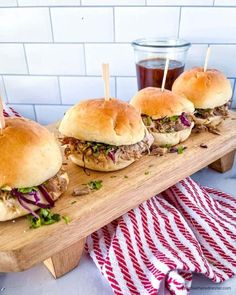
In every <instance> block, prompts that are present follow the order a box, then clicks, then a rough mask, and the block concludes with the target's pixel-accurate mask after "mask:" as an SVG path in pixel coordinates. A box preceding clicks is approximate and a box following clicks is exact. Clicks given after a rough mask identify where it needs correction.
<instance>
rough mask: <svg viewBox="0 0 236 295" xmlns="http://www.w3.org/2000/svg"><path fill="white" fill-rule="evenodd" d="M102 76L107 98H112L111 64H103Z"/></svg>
mask: <svg viewBox="0 0 236 295" xmlns="http://www.w3.org/2000/svg"><path fill="white" fill-rule="evenodd" d="M102 76H103V81H104V90H105V100H106V101H108V100H109V99H110V74H109V64H108V63H106V64H105V63H103V64H102Z"/></svg>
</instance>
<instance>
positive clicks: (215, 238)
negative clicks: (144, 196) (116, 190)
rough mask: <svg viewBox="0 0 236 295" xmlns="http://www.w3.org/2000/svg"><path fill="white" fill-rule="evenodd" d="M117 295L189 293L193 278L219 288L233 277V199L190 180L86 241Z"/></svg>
mask: <svg viewBox="0 0 236 295" xmlns="http://www.w3.org/2000/svg"><path fill="white" fill-rule="evenodd" d="M86 248H87V251H88V252H89V254H90V255H91V257H92V259H93V260H94V262H95V264H96V265H97V267H98V268H99V270H100V272H101V273H102V274H103V275H104V276H105V277H106V278H107V280H108V282H109V284H110V286H111V288H112V289H113V291H114V293H115V294H119V295H128V294H132V295H133V294H142V295H144V294H153V295H154V294H157V292H158V289H159V288H160V283H161V281H162V280H164V281H165V287H166V290H168V292H169V294H176V295H182V294H188V293H189V289H190V286H191V282H192V274H193V273H194V272H195V273H201V274H204V275H205V276H206V277H208V278H209V279H211V280H212V281H214V282H216V283H219V282H223V281H225V280H227V279H229V278H231V277H232V276H233V275H234V274H235V273H236V198H234V197H232V196H230V195H228V194H225V193H222V192H219V191H217V190H215V189H211V188H207V187H201V186H200V185H198V184H197V183H196V182H195V181H193V180H192V179H191V178H190V177H188V178H186V179H185V180H182V181H180V182H179V183H178V184H176V185H174V186H172V187H171V188H169V189H167V190H166V191H164V192H162V193H161V194H158V195H157V196H155V197H152V198H151V199H150V200H148V201H146V202H144V203H143V204H141V205H140V206H139V207H137V208H135V209H133V210H131V211H129V212H128V213H126V214H125V215H123V216H122V217H120V218H118V219H117V220H115V221H113V222H112V223H110V224H108V225H107V226H104V227H103V228H101V229H100V230H98V231H97V232H95V233H93V234H92V235H90V236H89V237H88V239H87V245H86Z"/></svg>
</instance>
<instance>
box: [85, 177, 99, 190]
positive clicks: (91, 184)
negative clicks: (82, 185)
mask: <svg viewBox="0 0 236 295" xmlns="http://www.w3.org/2000/svg"><path fill="white" fill-rule="evenodd" d="M87 185H88V187H89V188H90V189H91V190H92V191H93V190H99V189H100V188H101V187H102V180H92V181H90V182H89V183H88V184H87Z"/></svg>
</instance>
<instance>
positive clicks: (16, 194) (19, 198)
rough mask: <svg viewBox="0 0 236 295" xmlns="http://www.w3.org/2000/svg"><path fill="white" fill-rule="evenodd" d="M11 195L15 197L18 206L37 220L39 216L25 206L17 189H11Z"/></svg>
mask: <svg viewBox="0 0 236 295" xmlns="http://www.w3.org/2000/svg"><path fill="white" fill-rule="evenodd" d="M12 194H13V195H14V196H15V197H17V200H18V202H19V203H20V205H21V206H22V207H23V208H24V209H25V210H27V211H29V212H30V213H31V214H32V215H33V216H34V217H36V218H38V219H39V216H38V214H36V213H35V212H34V211H33V210H31V209H30V208H29V207H28V206H27V205H26V204H25V202H24V201H23V199H22V197H23V196H22V194H21V193H20V192H18V191H17V189H13V190H12Z"/></svg>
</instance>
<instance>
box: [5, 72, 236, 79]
mask: <svg viewBox="0 0 236 295" xmlns="http://www.w3.org/2000/svg"><path fill="white" fill-rule="evenodd" d="M0 75H2V76H9V77H51V78H57V77H60V78H61V77H62V78H74V77H76V78H85V77H86V78H101V75H100V74H99V73H98V74H93V75H63V74H61V75H60V74H29V75H27V74H9V73H0ZM110 77H111V78H116V77H117V78H135V77H136V75H135V74H134V75H110ZM227 78H228V79H236V76H227Z"/></svg>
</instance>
